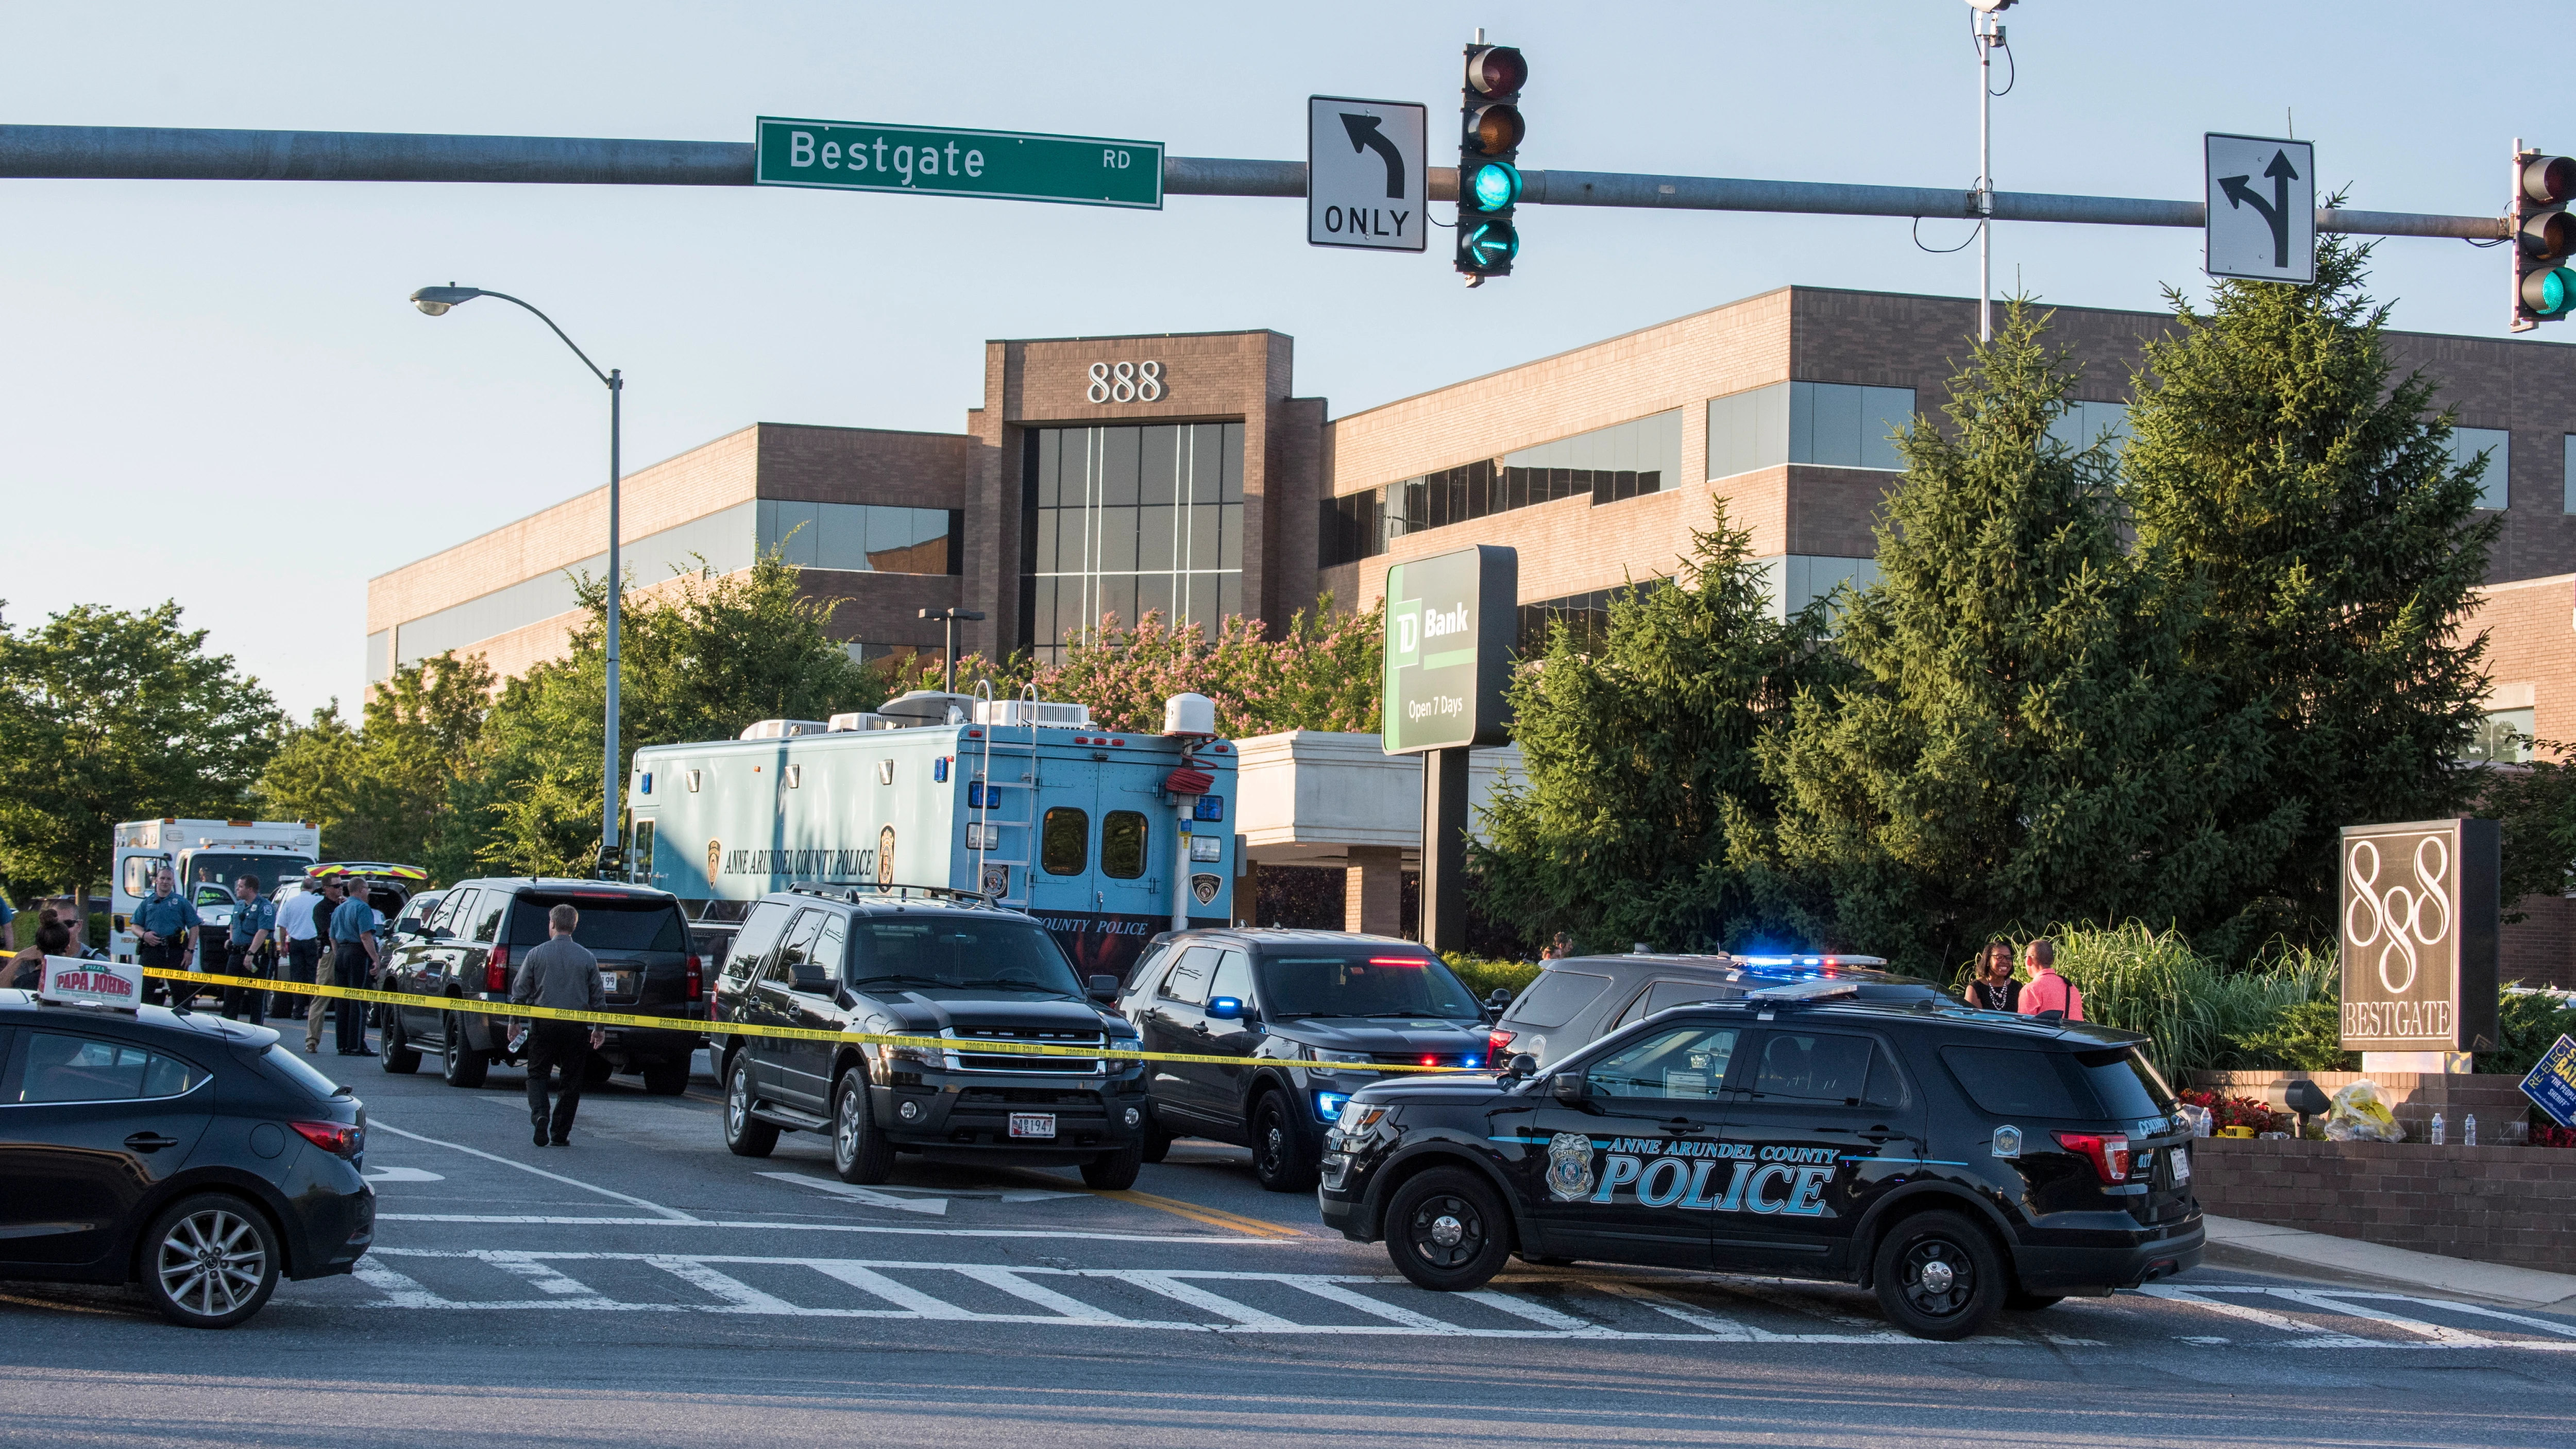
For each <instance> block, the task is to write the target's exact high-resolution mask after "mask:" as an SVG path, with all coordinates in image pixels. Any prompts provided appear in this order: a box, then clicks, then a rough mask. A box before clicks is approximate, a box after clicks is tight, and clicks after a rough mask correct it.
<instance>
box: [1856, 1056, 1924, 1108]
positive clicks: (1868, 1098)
mask: <svg viewBox="0 0 2576 1449" xmlns="http://www.w3.org/2000/svg"><path fill="white" fill-rule="evenodd" d="M1861 1100H1863V1101H1865V1102H1867V1103H1869V1105H1871V1106H1873V1107H1885V1108H1887V1109H1888V1110H1890V1111H1896V1112H1901V1111H1903V1110H1905V1108H1906V1107H1907V1106H1908V1105H1909V1104H1911V1103H1912V1102H1913V1100H1914V1093H1913V1090H1912V1089H1911V1088H1909V1087H1908V1086H1907V1085H1906V1081H1905V1069H1904V1068H1902V1067H1900V1066H1898V1065H1897V1064H1896V1054H1895V1053H1894V1052H1891V1051H1889V1050H1888V1049H1887V1043H1885V1042H1880V1043H1879V1044H1878V1047H1877V1050H1876V1051H1874V1052H1872V1053H1871V1055H1870V1059H1869V1090H1868V1092H1867V1093H1865V1094H1864V1095H1863V1096H1862V1099H1861Z"/></svg>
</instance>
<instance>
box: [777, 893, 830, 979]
mask: <svg viewBox="0 0 2576 1449" xmlns="http://www.w3.org/2000/svg"><path fill="white" fill-rule="evenodd" d="M823 916H824V913H823V912H821V911H818V910H814V909H811V908H808V909H806V910H802V911H798V912H797V913H796V924H794V925H792V926H790V927H788V928H787V940H786V942H785V944H783V945H781V946H780V947H779V948H778V956H777V959H775V960H774V961H772V962H771V963H770V966H769V975H768V979H769V980H771V981H775V982H779V983H782V984H792V983H794V981H795V980H796V978H797V977H799V976H801V975H803V974H805V973H803V972H800V971H798V970H797V969H796V968H797V967H799V966H802V965H805V964H806V963H807V962H810V961H812V960H813V959H814V938H815V937H817V936H820V935H822V934H823Z"/></svg>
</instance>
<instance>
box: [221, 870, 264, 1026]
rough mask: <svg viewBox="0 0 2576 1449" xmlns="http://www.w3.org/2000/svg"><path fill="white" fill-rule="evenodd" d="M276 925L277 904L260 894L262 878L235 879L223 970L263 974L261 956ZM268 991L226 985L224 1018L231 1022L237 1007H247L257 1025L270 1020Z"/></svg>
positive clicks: (242, 973) (255, 974)
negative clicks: (270, 902)
mask: <svg viewBox="0 0 2576 1449" xmlns="http://www.w3.org/2000/svg"><path fill="white" fill-rule="evenodd" d="M276 926H277V907H275V906H273V905H271V904H269V903H268V902H267V901H266V900H265V899H263V898H262V897H261V896H260V893H259V877H258V876H255V875H246V876H242V877H240V878H238V879H236V880H235V881H234V882H233V923H232V929H231V931H230V932H229V933H228V939H227V940H226V942H225V946H226V948H227V949H226V950H225V952H224V970H225V971H226V972H228V973H230V974H231V975H234V976H263V975H266V974H267V973H266V972H265V971H263V970H262V969H261V966H260V958H261V957H262V955H263V954H265V953H266V951H267V949H268V937H269V933H270V932H271V931H272V930H274V929H275V928H276ZM267 996H268V993H267V992H265V991H261V990H258V989H256V988H254V987H248V986H227V987H225V988H224V1020H226V1021H231V1020H232V1019H233V1012H234V1010H235V1009H236V1008H246V1009H247V1010H248V1011H249V1013H250V1019H251V1021H252V1022H253V1023H254V1024H256V1023H258V1022H261V1021H264V1020H266V1019H267V1016H268V1011H267V1007H266V1000H267Z"/></svg>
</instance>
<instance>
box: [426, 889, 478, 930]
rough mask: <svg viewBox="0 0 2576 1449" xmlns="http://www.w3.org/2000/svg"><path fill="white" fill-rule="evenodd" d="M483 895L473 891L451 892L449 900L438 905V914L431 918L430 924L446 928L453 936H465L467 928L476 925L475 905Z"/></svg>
mask: <svg viewBox="0 0 2576 1449" xmlns="http://www.w3.org/2000/svg"><path fill="white" fill-rule="evenodd" d="M482 894H483V893H482V892H481V891H471V890H466V891H449V892H448V893H447V898H446V899H445V900H442V901H440V902H439V903H438V914H437V915H436V916H435V917H433V918H431V920H430V924H431V925H433V926H439V927H442V928H444V929H445V930H446V932H447V934H449V935H451V936H462V935H464V934H465V929H466V927H468V926H470V925H472V924H473V923H474V905H475V902H476V901H477V900H479V899H480V898H481V897H482Z"/></svg>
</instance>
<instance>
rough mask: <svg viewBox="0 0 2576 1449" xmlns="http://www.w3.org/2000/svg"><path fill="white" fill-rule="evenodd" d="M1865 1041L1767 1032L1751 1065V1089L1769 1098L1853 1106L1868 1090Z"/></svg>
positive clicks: (1856, 1037) (1852, 1037)
mask: <svg viewBox="0 0 2576 1449" xmlns="http://www.w3.org/2000/svg"><path fill="white" fill-rule="evenodd" d="M1870 1046H1871V1042H1870V1039H1869V1038H1868V1037H1865V1036H1829V1035H1826V1034H1824V1033H1821V1032H1786V1031H1774V1032H1770V1033H1768V1034H1766V1035H1765V1036H1764V1038H1763V1041H1762V1061H1761V1064H1760V1065H1759V1066H1758V1067H1756V1068H1755V1070H1754V1075H1753V1094H1754V1095H1755V1096H1757V1097H1762V1098H1766V1099H1769V1100H1773V1101H1792V1102H1836V1103H1847V1104H1851V1105H1855V1106H1856V1105H1858V1104H1859V1102H1860V1099H1861V1095H1862V1093H1863V1092H1865V1091H1866V1090H1867V1089H1868V1082H1869V1054H1870Z"/></svg>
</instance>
